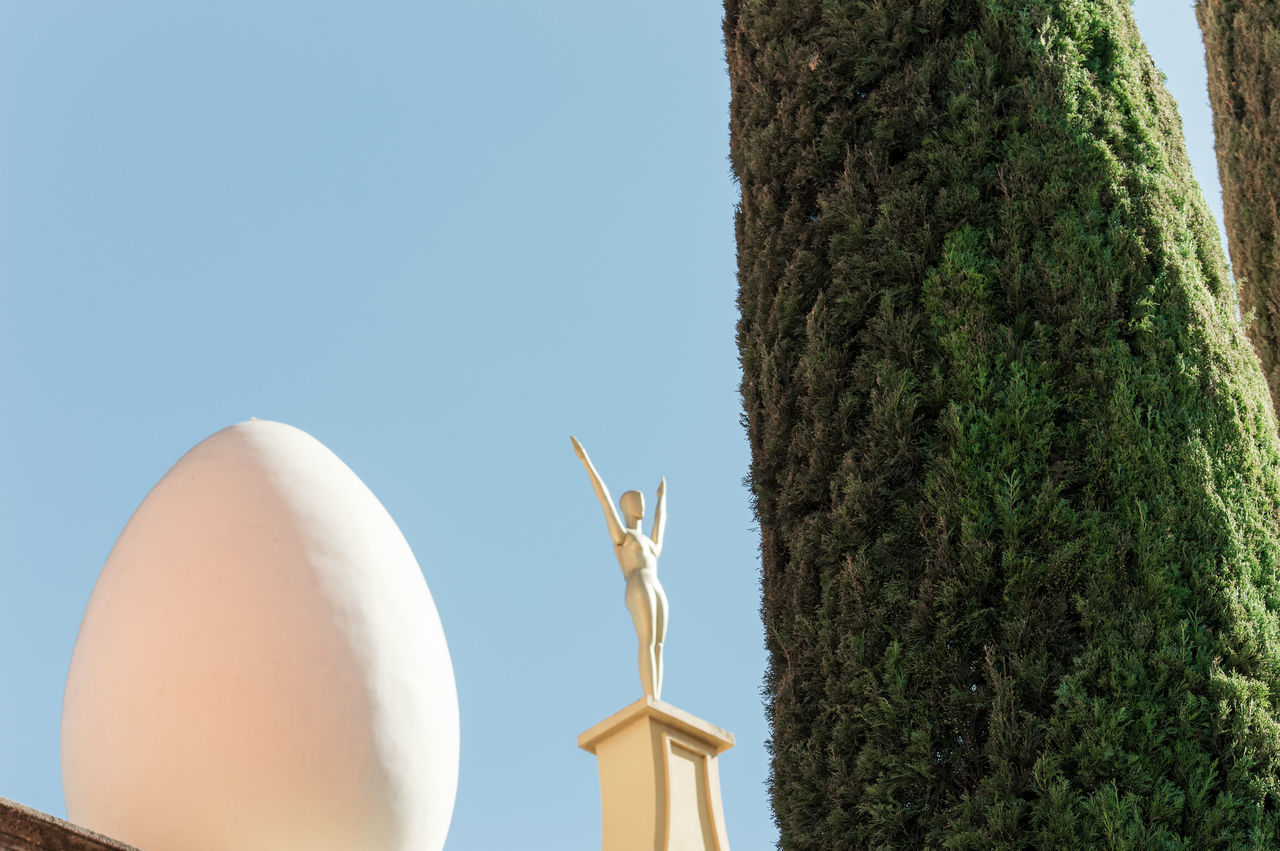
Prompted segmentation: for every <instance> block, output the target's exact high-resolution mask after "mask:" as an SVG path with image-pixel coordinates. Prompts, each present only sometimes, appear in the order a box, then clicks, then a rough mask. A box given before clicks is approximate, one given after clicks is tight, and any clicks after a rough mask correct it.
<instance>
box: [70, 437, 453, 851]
mask: <svg viewBox="0 0 1280 851" xmlns="http://www.w3.org/2000/svg"><path fill="white" fill-rule="evenodd" d="M457 778H458V702H457V691H456V687H455V684H454V678H453V667H452V664H451V662H450V659H449V651H448V648H447V647H446V645H445V638H444V632H443V630H442V628H441V626H440V618H439V615H438V614H437V612H436V608H435V604H434V602H433V601H432V598H431V593H430V592H429V591H428V590H427V585H426V582H425V581H424V580H423V577H422V573H421V571H420V570H419V568H418V564H417V562H416V561H415V559H414V557H413V553H412V552H411V551H410V549H409V545H408V544H407V543H406V542H405V539H404V536H403V535H401V533H400V530H399V529H398V528H397V527H396V525H395V522H394V521H393V520H392V519H391V516H390V515H389V514H388V513H387V511H386V509H385V508H383V507H382V505H381V504H380V503H379V502H378V500H377V498H376V497H375V496H374V495H373V493H372V492H370V490H369V489H368V488H367V487H365V485H364V483H363V482H361V481H360V479H359V478H357V477H356V475H355V473H353V472H352V471H351V470H350V469H349V468H348V467H347V466H346V465H345V464H343V463H342V461H341V460H339V459H338V457H337V456H336V455H334V454H333V453H332V452H330V451H329V450H328V449H327V448H325V447H324V446H323V445H322V444H321V443H320V442H319V441H317V440H315V438H313V437H311V436H310V435H308V434H306V433H305V432H302V431H300V430H298V429H296V428H293V427H292V426H288V425H284V424H283V423H276V422H267V421H261V420H252V421H249V422H244V423H240V424H238V425H234V426H231V427H229V428H226V429H223V430H222V431H220V432H218V433H217V434H215V435H213V436H212V437H210V438H208V439H207V440H205V441H204V442H202V443H200V444H199V445H198V446H196V447H195V448H194V449H192V450H191V451H190V452H188V453H187V454H186V455H185V456H184V457H183V458H182V459H181V460H180V461H178V463H177V464H175V465H174V467H173V469H171V470H170V471H169V472H168V473H167V474H166V475H165V476H164V478H163V479H161V480H160V482H159V484H157V485H156V486H155V488H154V489H153V490H152V491H151V493H150V494H148V495H147V497H146V499H144V500H143V502H142V504H141V505H140V506H139V507H138V510H137V511H136V512H135V513H134V515H133V518H132V519H130V521H129V523H128V525H127V526H126V527H125V529H124V532H122V533H121V535H120V539H119V540H118V541H117V542H116V545H115V547H114V549H112V551H111V554H110V556H109V557H108V558H107V562H106V565H105V566H104V567H103V568H102V573H101V575H100V576H99V578H98V582H97V585H96V586H95V587H94V590H93V595H92V597H91V599H90V600H89V605H88V608H87V610H86V611H85V615H84V620H83V622H82V623H81V626H80V634H79V637H78V638H77V640H76V646H75V652H74V654H73V656H72V660H71V669H70V673H69V674H68V677H67V689H66V694H65V697H64V699H63V707H62V782H63V791H64V793H65V796H66V803H67V813H68V817H69V818H70V819H71V820H72V821H74V822H77V823H79V824H82V825H85V826H87V827H89V828H92V829H94V830H97V831H100V832H102V833H105V834H107V835H109V836H113V837H115V838H117V839H121V840H123V841H125V842H129V843H131V844H134V845H137V846H140V847H141V848H143V849H146V851H167V850H168V849H174V851H177V850H178V849H181V851H256V850H257V849H263V851H266V849H272V851H280V849H308V850H309V851H323V849H334V851H338V849H341V851H380V850H381V849H396V850H397V851H398V850H399V849H403V851H434V849H439V848H441V847H442V846H443V845H444V838H445V834H446V833H447V832H448V827H449V820H450V817H451V815H452V812H453V803H454V794H455V791H456V788H457Z"/></svg>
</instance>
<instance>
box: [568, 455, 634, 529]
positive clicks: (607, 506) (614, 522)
mask: <svg viewBox="0 0 1280 851" xmlns="http://www.w3.org/2000/svg"><path fill="white" fill-rule="evenodd" d="M569 440H570V441H572V442H573V451H574V452H575V453H576V454H577V456H578V460H579V461H581V462H582V466H584V467H586V468H587V475H588V476H589V477H590V478H591V486H592V487H593V488H595V491H596V499H598V500H600V507H601V508H603V509H604V522H605V523H606V524H608V526H609V537H610V538H612V539H613V545H614V546H615V547H620V546H622V541H623V540H624V538H625V535H624V534H623V531H622V518H621V517H619V516H618V509H617V508H615V507H614V505H613V497H611V496H609V489H608V488H607V487H605V484H604V480H603V479H601V478H600V474H599V473H597V472H596V468H595V467H594V466H593V465H592V463H591V459H590V458H588V457H587V450H585V449H583V448H582V444H581V443H579V442H578V438H576V437H574V436H573V435H569Z"/></svg>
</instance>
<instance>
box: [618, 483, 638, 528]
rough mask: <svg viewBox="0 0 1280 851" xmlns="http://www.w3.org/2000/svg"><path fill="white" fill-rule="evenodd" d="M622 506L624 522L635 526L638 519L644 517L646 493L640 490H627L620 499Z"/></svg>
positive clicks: (619, 503) (619, 502)
mask: <svg viewBox="0 0 1280 851" xmlns="http://www.w3.org/2000/svg"><path fill="white" fill-rule="evenodd" d="M618 505H620V506H622V522H623V523H624V524H625V525H627V526H634V525H635V524H636V521H637V520H640V519H642V518H643V517H644V494H642V493H640V491H627V492H626V493H624V494H623V495H622V496H621V497H619V499H618Z"/></svg>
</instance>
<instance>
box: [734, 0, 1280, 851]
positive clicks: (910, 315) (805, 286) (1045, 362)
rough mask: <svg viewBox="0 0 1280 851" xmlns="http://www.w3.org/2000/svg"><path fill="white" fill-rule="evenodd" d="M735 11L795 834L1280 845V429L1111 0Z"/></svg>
mask: <svg viewBox="0 0 1280 851" xmlns="http://www.w3.org/2000/svg"><path fill="white" fill-rule="evenodd" d="M725 8H726V14H725V38H726V48H727V54H728V62H729V72H730V79H731V87H732V105H731V158H732V164H733V169H734V172H735V174H736V175H737V177H738V179H739V182H740V187H741V193H742V197H741V204H740V207H739V210H738V213H737V218H736V228H737V240H738V277H739V287H740V290H739V303H740V308H741V319H740V325H739V331H738V342H739V350H740V356H741V360H742V367H743V384H742V395H743V401H744V406H745V411H746V421H747V427H748V435H749V439H750V445H751V452H752V463H751V484H752V488H753V494H754V499H755V509H756V513H757V516H758V519H759V525H760V530H761V552H762V560H763V604H762V613H763V617H764V624H765V630H766V636H767V639H766V640H767V642H768V649H769V654H770V667H769V672H768V675H767V680H766V685H767V694H768V701H769V709H770V712H771V718H772V731H773V732H772V741H771V746H772V752H773V767H772V775H771V784H772V794H773V803H774V808H775V814H776V818H777V821H778V823H779V826H780V829H781V844H782V846H783V847H785V848H795V849H807V848H833V849H847V848H854V847H864V846H874V847H918V846H928V847H937V846H946V847H952V848H974V849H986V848H998V847H1023V848H1077V847H1089V846H1101V847H1106V846H1108V845H1109V846H1110V847H1154V848H1163V847H1187V848H1228V847H1230V848H1235V847H1249V846H1254V847H1277V846H1280V827H1278V823H1280V617H1278V613H1280V583H1278V582H1277V556H1278V555H1280V546H1278V544H1280V445H1278V443H1277V437H1276V423H1275V420H1274V418H1273V416H1272V413H1271V410H1270V407H1269V405H1268V403H1267V398H1266V392H1267V391H1266V387H1265V383H1264V381H1263V378H1262V375H1261V373H1260V371H1259V370H1258V367H1257V362H1256V360H1255V359H1254V355H1253V353H1252V351H1251V349H1250V347H1249V343H1248V341H1247V340H1246V338H1245V336H1244V334H1243V332H1242V331H1241V329H1240V327H1239V325H1238V322H1237V320H1236V316H1235V294H1234V292H1233V291H1232V287H1231V286H1230V285H1229V283H1228V278H1227V274H1226V268H1225V262H1224V258H1223V256H1222V252H1221V248H1220V246H1219V243H1218V239H1217V235H1216V232H1215V229H1214V226H1213V224H1212V222H1211V220H1210V217H1209V215H1208V213H1207V211H1206V208H1205V205H1204V203H1203V199H1202V198H1201V196H1200V192H1199V189H1198V188H1197V186H1196V185H1195V182H1194V181H1193V179H1192V177H1191V173H1190V167H1189V164H1188V162H1187V158H1186V155H1185V151H1184V147H1183V141H1182V138H1181V130H1180V125H1179V121H1178V118H1177V114H1176V111H1175V108H1174V105H1173V103H1172V102H1171V100H1170V98H1169V96H1168V94H1167V93H1166V92H1165V90H1164V89H1163V87H1162V85H1161V82H1160V74H1159V72H1158V71H1157V70H1156V69H1155V67H1154V66H1153V64H1152V61H1151V59H1150V57H1149V55H1148V54H1147V52H1146V50H1145V48H1144V47H1143V45H1142V43H1141V41H1140V39H1139V37H1138V34H1137V31H1136V27H1135V25H1134V22H1133V18H1132V15H1131V12H1130V11H1129V8H1128V2H1127V0H726V6H725Z"/></svg>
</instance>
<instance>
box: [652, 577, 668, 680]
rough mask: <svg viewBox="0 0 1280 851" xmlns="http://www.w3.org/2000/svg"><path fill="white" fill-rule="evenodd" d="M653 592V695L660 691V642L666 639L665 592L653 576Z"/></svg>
mask: <svg viewBox="0 0 1280 851" xmlns="http://www.w3.org/2000/svg"><path fill="white" fill-rule="evenodd" d="M653 592H654V600H653V601H654V604H655V605H654V630H653V684H654V691H653V696H654V697H655V698H657V697H658V695H659V694H661V693H662V643H663V642H664V641H666V640H667V593H666V592H665V591H663V590H662V583H660V582H659V581H658V578H657V577H656V576H655V577H654V579H653Z"/></svg>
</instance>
